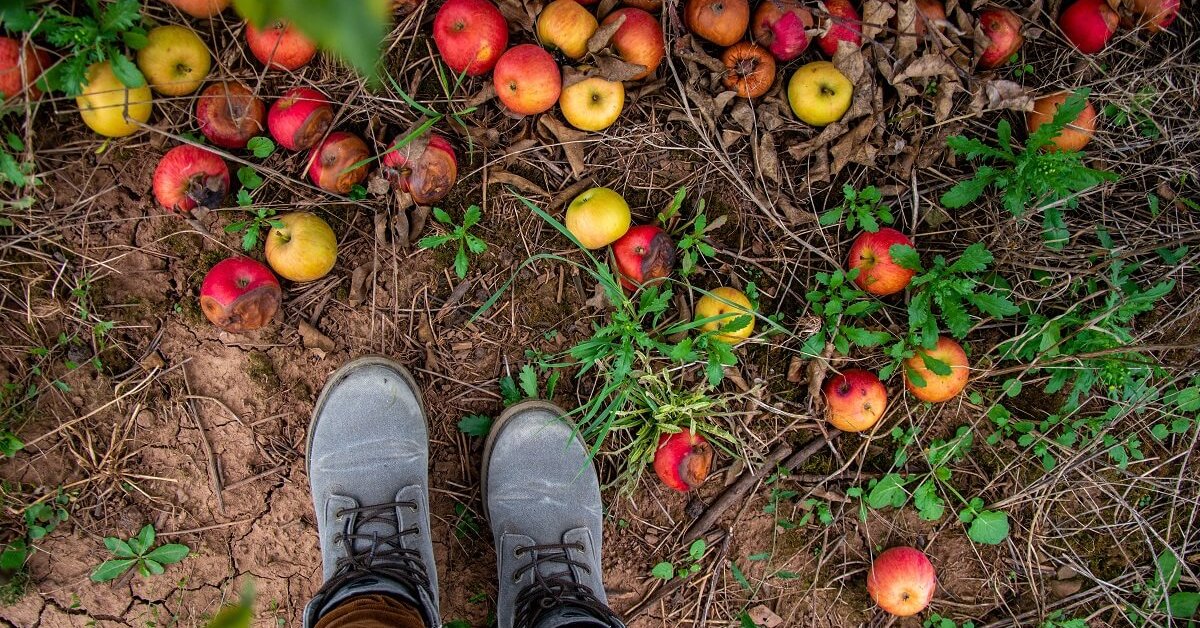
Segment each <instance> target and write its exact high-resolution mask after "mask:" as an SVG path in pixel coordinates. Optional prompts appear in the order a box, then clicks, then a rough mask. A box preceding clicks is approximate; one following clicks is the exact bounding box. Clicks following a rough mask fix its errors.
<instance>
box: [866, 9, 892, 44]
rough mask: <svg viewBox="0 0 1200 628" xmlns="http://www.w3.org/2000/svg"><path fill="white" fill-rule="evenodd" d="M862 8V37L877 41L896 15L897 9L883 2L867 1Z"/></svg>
mask: <svg viewBox="0 0 1200 628" xmlns="http://www.w3.org/2000/svg"><path fill="white" fill-rule="evenodd" d="M862 7H863V10H862V16H863V17H862V21H863V24H862V36H863V37H864V38H865V39H875V36H876V35H878V34H879V33H882V32H883V29H884V28H886V27H887V24H888V21H889V20H891V19H892V16H894V15H896V9H894V8H893V7H892V5H890V4H888V3H886V2H882V1H881V0H867V1H866V2H864V3H863V5H862Z"/></svg>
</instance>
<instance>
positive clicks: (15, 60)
mask: <svg viewBox="0 0 1200 628" xmlns="http://www.w3.org/2000/svg"><path fill="white" fill-rule="evenodd" d="M50 65H51V59H50V53H48V52H46V51H45V50H42V49H41V48H37V47H36V46H34V45H33V44H26V45H24V46H22V45H21V42H19V41H17V40H15V39H13V38H11V37H0V100H4V99H8V98H12V97H13V96H16V95H17V94H20V93H21V91H22V90H24V91H25V94H26V95H28V96H29V97H30V98H31V99H33V100H37V99H38V98H41V96H42V90H40V89H38V88H37V85H35V84H34V83H36V82H37V79H38V77H39V76H41V75H42V72H45V71H46V68H49V67H50Z"/></svg>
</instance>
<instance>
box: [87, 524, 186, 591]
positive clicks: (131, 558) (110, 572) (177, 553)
mask: <svg viewBox="0 0 1200 628" xmlns="http://www.w3.org/2000/svg"><path fill="white" fill-rule="evenodd" d="M155 540H156V539H155V532H154V526H153V525H150V524H147V525H146V526H144V527H143V528H142V529H141V531H140V532H138V533H137V535H136V536H132V537H130V538H128V539H125V540H121V539H119V538H117V537H115V536H108V537H104V547H107V548H108V551H110V552H112V555H113V557H114V558H112V559H110V560H106V561H104V562H103V563H100V566H99V567H96V569H95V571H93V572H92V575H91V579H92V582H108V581H110V580H115V579H117V578H119V577H120V576H121V574H123V573H125V572H126V571H129V570H130V569H137V572H138V575H140V576H142V577H143V578H149V577H150V576H157V575H161V574H162V573H163V572H164V571H165V568H164V565H172V564H175V563H177V562H179V561H181V560H183V559H184V558H187V555H188V554H189V553H190V552H191V550H190V549H189V548H188V546H186V545H181V544H178V543H168V544H166V545H159V546H158V547H155V546H154V541H155Z"/></svg>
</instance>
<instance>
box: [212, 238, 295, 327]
mask: <svg viewBox="0 0 1200 628" xmlns="http://www.w3.org/2000/svg"><path fill="white" fill-rule="evenodd" d="M282 301H283V290H281V289H280V287H279V280H278V279H276V278H275V275H273V274H271V270H270V269H269V268H267V267H266V266H264V265H262V264H261V263H260V262H257V261H255V260H252V259H250V258H249V257H242V256H238V257H230V258H228V259H225V260H222V261H220V262H217V265H216V266H213V267H212V270H209V271H208V274H207V275H205V276H204V282H203V283H202V284H201V285H200V310H201V311H203V312H204V316H205V317H207V318H208V320H209V321H210V322H212V324H213V325H216V326H217V327H220V328H221V329H223V330H225V331H228V332H233V333H240V332H246V331H254V330H256V329H261V328H262V327H264V326H266V324H267V323H269V322H271V319H273V318H275V313H276V312H278V311H279V305H280V303H281V302H282Z"/></svg>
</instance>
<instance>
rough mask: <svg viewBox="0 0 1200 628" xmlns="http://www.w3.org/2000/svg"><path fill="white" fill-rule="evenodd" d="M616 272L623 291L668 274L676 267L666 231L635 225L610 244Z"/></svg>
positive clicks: (673, 249)
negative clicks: (623, 288)
mask: <svg viewBox="0 0 1200 628" xmlns="http://www.w3.org/2000/svg"><path fill="white" fill-rule="evenodd" d="M612 251H613V259H615V260H616V265H617V274H618V275H619V276H620V278H621V285H622V286H625V289H626V290H633V289H635V288H637V287H638V286H640V285H642V284H643V283H646V282H647V281H650V280H652V279H659V278H661V277H666V276H668V275H670V274H671V270H672V269H673V268H674V267H675V243H674V242H673V241H671V236H669V235H667V232H665V231H663V230H662V229H661V228H659V227H656V226H654V225H636V226H633V227H630V228H629V231H626V232H625V235H623V236H621V237H620V238H618V239H617V241H616V242H613V243H612Z"/></svg>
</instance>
